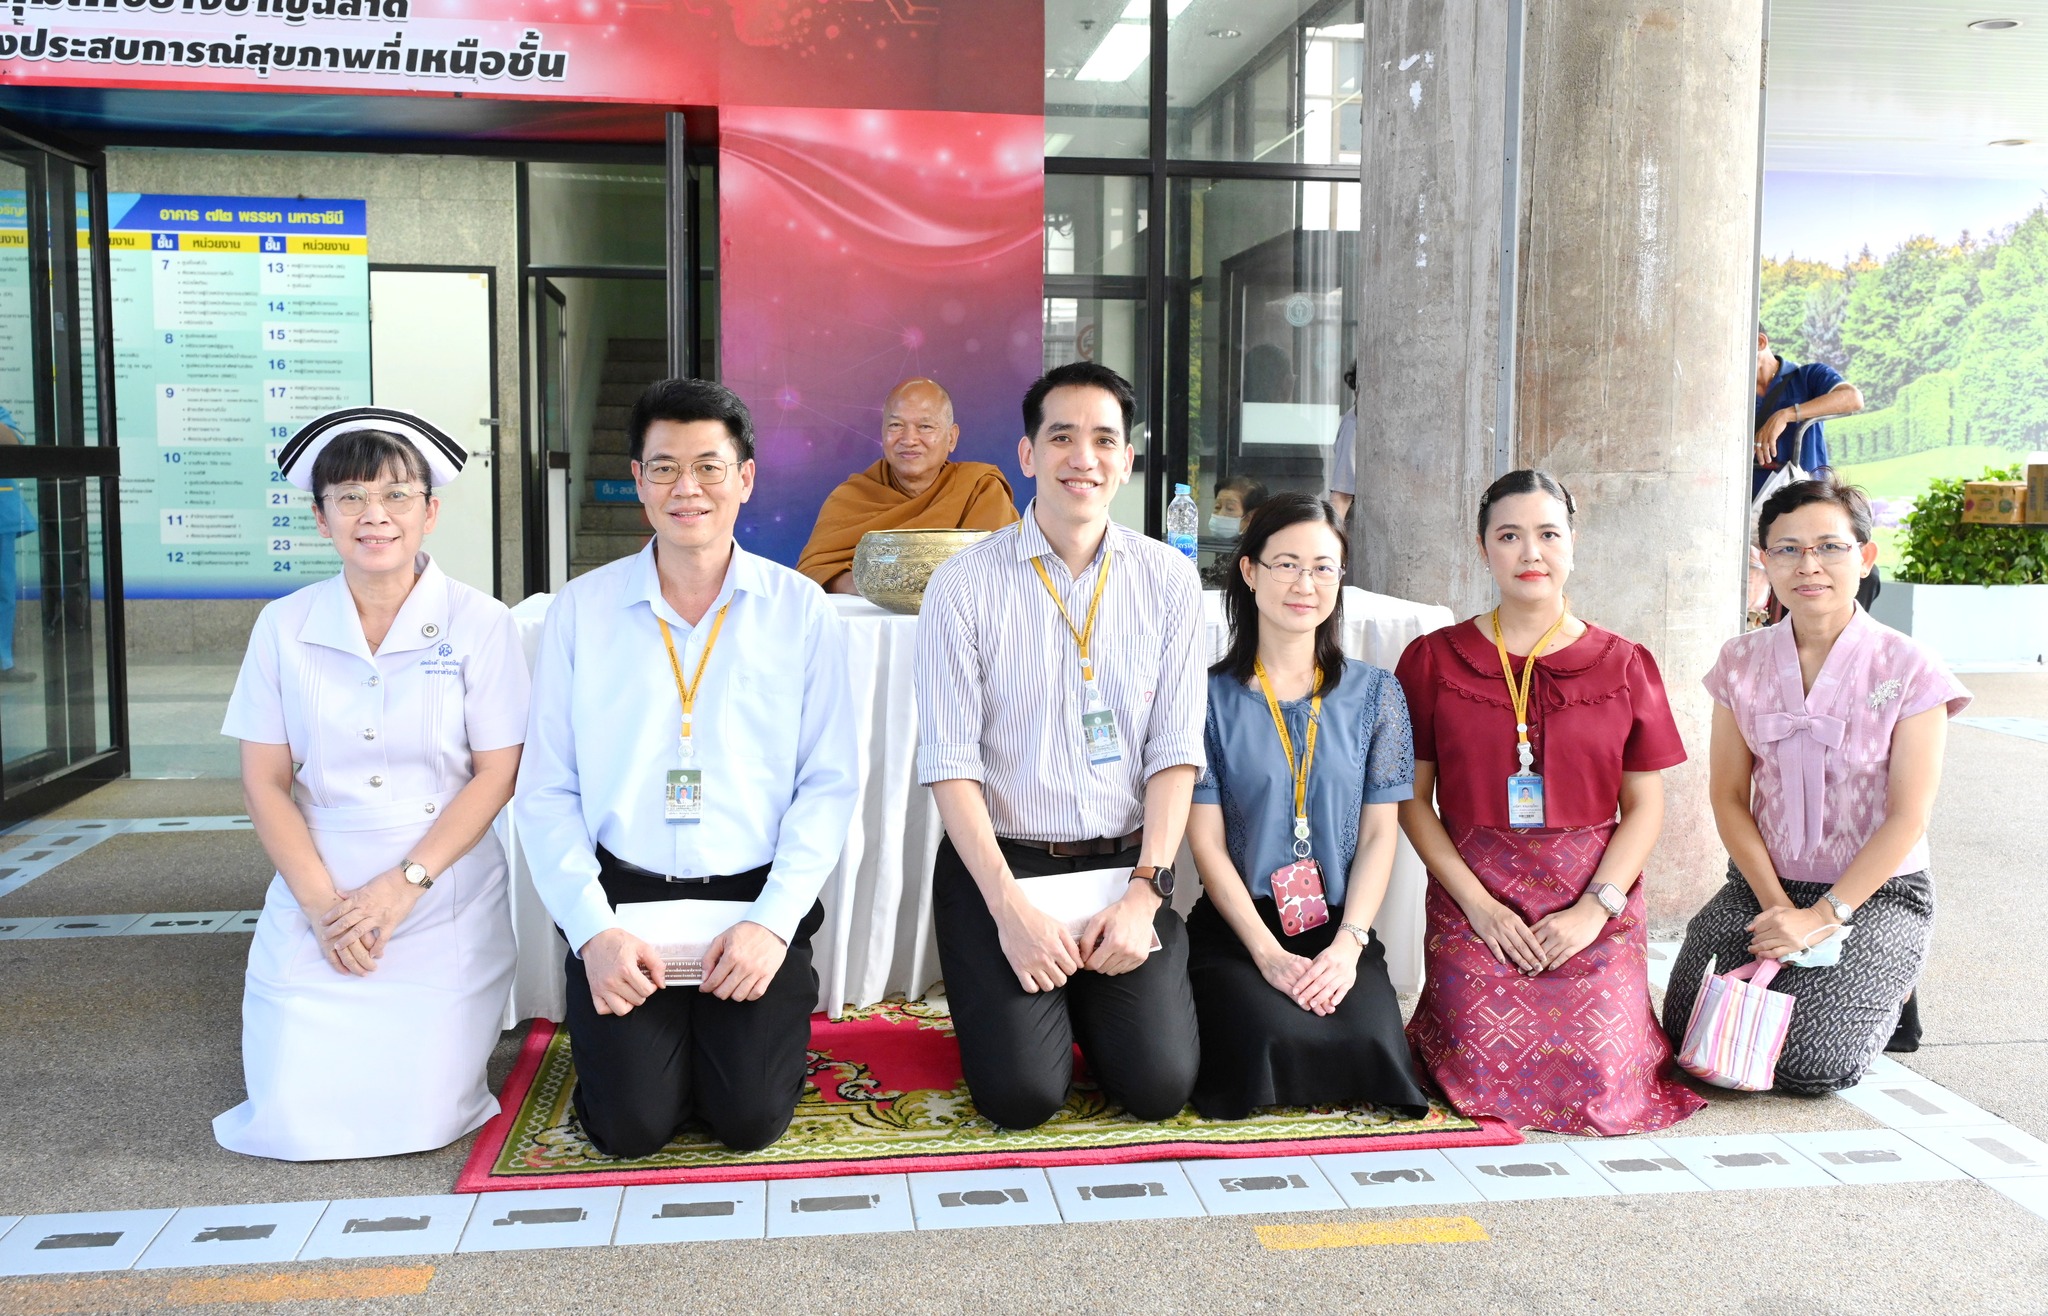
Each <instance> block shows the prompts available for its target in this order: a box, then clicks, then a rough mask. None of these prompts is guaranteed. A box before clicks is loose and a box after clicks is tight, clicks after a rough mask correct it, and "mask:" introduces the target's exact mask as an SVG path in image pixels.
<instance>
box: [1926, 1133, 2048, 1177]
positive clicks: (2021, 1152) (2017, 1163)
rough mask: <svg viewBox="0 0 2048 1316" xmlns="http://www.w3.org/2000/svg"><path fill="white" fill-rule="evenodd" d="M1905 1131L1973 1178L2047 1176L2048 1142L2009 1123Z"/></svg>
mask: <svg viewBox="0 0 2048 1316" xmlns="http://www.w3.org/2000/svg"><path fill="white" fill-rule="evenodd" d="M1904 1133H1905V1135H1906V1136H1907V1137H1909V1138H1911V1139H1912V1140H1913V1141H1915V1142H1917V1143H1919V1144H1920V1145H1921V1146H1922V1147H1925V1148H1926V1149H1927V1150H1929V1151H1931V1152H1933V1153H1934V1154H1935V1155H1936V1156H1939V1157H1941V1159H1943V1160H1945V1161H1947V1162H1948V1163H1949V1164H1950V1165H1953V1166H1955V1167H1956V1168H1957V1169H1958V1170H1961V1171H1963V1172H1964V1173H1966V1174H1968V1175H1969V1176H1970V1177H1971V1178H1973V1179H2021V1178H2033V1177H2036V1176H2039V1175H2048V1142H2043V1141H2041V1140H2040V1139H2039V1138H2036V1137H2034V1136H2033V1135H2032V1134H2030V1133H2025V1132H2022V1131H2021V1130H2019V1129H2016V1128H2014V1127H2013V1126H2012V1125H2010V1124H2003V1123H2000V1124H1983V1125H1974V1126H1971V1127H1967V1128H1959V1129H1957V1128H1938V1129H1906V1130H1904Z"/></svg>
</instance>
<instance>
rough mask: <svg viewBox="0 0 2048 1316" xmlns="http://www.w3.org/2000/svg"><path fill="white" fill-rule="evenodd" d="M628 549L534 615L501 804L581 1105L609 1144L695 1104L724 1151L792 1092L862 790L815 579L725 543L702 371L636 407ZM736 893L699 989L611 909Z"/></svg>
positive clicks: (725, 463) (748, 429)
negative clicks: (539, 617)
mask: <svg viewBox="0 0 2048 1316" xmlns="http://www.w3.org/2000/svg"><path fill="white" fill-rule="evenodd" d="M628 439H629V443H630V447H631V451H632V455H633V477H634V482H635V485H636V487H637V488H638V490H639V493H640V503H641V506H642V508H643V509H645V511H646V513H647V519H648V520H649V521H650V522H651V523H652V524H653V526H654V538H653V540H652V542H650V543H649V544H648V546H647V547H646V548H644V549H642V550H641V551H640V552H639V553H637V554H635V555H634V556H632V557H630V558H623V559H621V560H619V561H617V562H613V563H610V564H609V565H607V566H603V567H600V568H598V569H597V570H596V571H593V572H591V573H589V574H588V575H585V576H582V577H579V578H578V579H576V580H573V581H571V582H570V583H569V584H568V585H567V586H565V587H564V588H563V590H562V592H561V594H559V595H558V596H557V597H556V598H555V601H554V603H553V605H552V606H551V607H550V608H549V610H548V618H547V625H546V627H545V629H544V630H543V631H542V634H541V644H540V657H539V659H538V661H537V663H536V666H535V668H534V676H533V702H532V710H533V711H532V715H531V719H530V721H529V724H528V729H527V738H526V750H525V755H524V757H523V759H522V761H521V763H520V768H519V788H518V794H517V795H516V797H515V798H514V801H513V809H514V816H515V817H516V819H517V821H518V825H519V833H520V839H521V841H522V843H523V844H524V846H525V848H526V854H527V858H528V861H529V862H530V863H531V865H532V867H533V873H534V885H535V887H536V888H537V889H538V890H539V892H540V896H541V899H542V900H543V901H544V902H546V904H547V907H548V911H549V912H550V913H551V914H553V915H554V918H555V922H556V923H557V924H559V925H560V927H561V929H562V932H563V935H564V936H565V937H566V938H567V940H568V943H569V947H570V954H569V956H568V960H567V972H568V979H569V983H568V1018H567V1026H568V1029H569V1040H570V1045H571V1050H572V1051H573V1053H574V1055H575V1059H576V1072H577V1076H578V1082H577V1089H576V1113H577V1116H578V1118H579V1119H580V1120H581V1121H582V1124H583V1128H584V1131H585V1133H587V1134H588V1135H589V1137H590V1140H591V1142H592V1143H594V1144H595V1145H596V1146H597V1147H598V1149H599V1150H601V1151H603V1152H605V1153H606V1154H607V1155H611V1156H621V1157H636V1156H645V1155H648V1154H650V1153H652V1152H655V1151H658V1150H659V1149H660V1148H661V1147H662V1146H663V1145H664V1144H666V1143H667V1142H668V1141H669V1139H670V1138H671V1137H672V1136H673V1135H674V1134H675V1133H676V1131H677V1130H678V1129H679V1128H681V1126H682V1125H683V1124H684V1123H685V1122H686V1121H687V1120H689V1119H691V1118H693V1117H694V1118H696V1119H699V1120H701V1121H703V1122H704V1124H706V1125H707V1126H708V1127H709V1128H710V1130H711V1132H712V1134H713V1135H714V1136H715V1137H717V1138H718V1139H719V1140H720V1141H722V1142H724V1143H726V1144H727V1145H728V1146H731V1147H735V1148H738V1149H741V1150H753V1149H756V1148H760V1147H765V1146H767V1145H768V1144H769V1143H771V1142H773V1141H775V1140H776V1139H777V1138H779V1137H781V1136H782V1132H783V1130H784V1129H786V1128H787V1127H788V1126H789V1121H790V1117H791V1115H792V1114H793V1113H794V1112H795V1109H796V1101H797V1098H798V1096H799V1095H800V1094H801V1093H802V1091H803V1082H804V1071H805V1055H806V1048H807V1046H808V1042H809V1038H810V1016H811V1011H812V1009H813V1008H814V1007H815V1005H816V1003H817V996H818V978H817V974H816V973H815V972H814V971H813V969H812V967H811V936H812V934H813V933H815V932H816V931H817V929H818V927H819V925H820V924H821V923H822V922H823V921H824V910H823V908H822V907H821V906H820V905H819V903H818V893H819V891H820V890H821V889H822V888H823V886H824V884H825V879H826V878H827V877H828V876H829V875H830V874H831V872H832V870H833V868H834V866H835V865H836V864H837V863H838V860H839V851H840V848H841V846H842V845H843V843H844V841H845V837H846V833H847V829H848V827H849V826H850V824H851V821H852V816H853V804H854V797H855V793H856V790H857V787H858V781H857V778H856V775H855V774H856V757H855V744H854V722H853V701H852V692H851V689H850V685H849V682H848V679H847V668H846V638H845V631H844V624H843V623H842V622H841V621H840V620H839V617H838V614H837V613H835V612H834V611H833V609H832V605H831V603H830V602H829V601H828V600H827V599H826V597H825V595H824V594H823V593H822V592H821V591H820V590H819V589H818V587H817V586H815V585H813V584H812V583H811V582H810V581H809V580H807V579H805V578H804V577H802V576H800V575H798V574H797V573H796V572H794V571H791V570H790V569H788V568H787V567H783V566H779V565H777V564H776V563H773V562H769V561H767V560H765V559H763V558H759V557H756V556H754V555H753V554H751V553H748V552H747V551H746V550H744V549H742V548H741V547H740V546H739V545H738V544H737V543H736V542H735V541H734V539H733V525H734V523H735V522H736V521H737V520H738V517H739V510H740V506H741V504H743V503H745V502H746V501H747V500H748V499H749V498H751V497H752V496H753V491H754V473H755V472H754V430H753V420H752V418H751V417H750V416H749V415H748V413H747V409H746V406H745V404H744V403H742V402H741V401H740V400H739V398H738V397H736V396H734V395H733V393H732V392H731V391H730V390H728V389H725V388H723V387H721V386H720V385H717V384H713V383H708V382H705V381H702V380H694V379H670V380H664V381H663V382H661V383H658V384H655V385H652V386H651V387H649V388H648V389H647V391H646V392H645V393H643V394H642V395H641V396H640V400H639V401H638V402H637V403H635V404H634V407H633V414H632V419H631V421H630V422H629V426H628ZM658 900H718V901H736V902H745V904H744V913H743V914H742V915H741V919H740V921H739V922H737V923H735V924H734V925H733V926H732V927H731V928H730V929H729V930H727V931H725V932H723V933H721V934H720V935H719V936H718V938H717V939H716V940H715V941H713V942H712V943H711V946H710V949H709V951H708V952H707V953H706V954H705V956H704V964H703V981H702V984H701V985H688V986H673V987H670V986H664V983H665V981H666V974H665V971H664V968H663V960H662V957H661V956H660V955H659V954H658V953H657V952H656V951H655V949H654V947H652V946H650V945H649V944H648V943H646V942H645V941H642V940H641V939H640V938H638V937H636V936H634V935H633V934H632V933H630V932H628V931H627V930H626V929H624V928H622V927H620V926H619V918H618V915H617V913H616V909H617V907H618V906H619V905H622V904H628V903H635V902H640V901H658Z"/></svg>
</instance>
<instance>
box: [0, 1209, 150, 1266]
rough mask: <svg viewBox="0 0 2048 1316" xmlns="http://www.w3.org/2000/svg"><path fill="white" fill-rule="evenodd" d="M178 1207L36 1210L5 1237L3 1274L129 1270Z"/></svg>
mask: <svg viewBox="0 0 2048 1316" xmlns="http://www.w3.org/2000/svg"><path fill="white" fill-rule="evenodd" d="M176 1214H177V1213H176V1212H175V1211H172V1210H170V1209H169V1208H164V1209H162V1210H156V1211H79V1212H72V1213H69V1214H65V1215H32V1216H29V1217H28V1218H26V1219H24V1220H23V1221H22V1222H21V1223H20V1224H18V1225H16V1226H15V1227H14V1228H12V1229H10V1230H8V1231H7V1236H6V1237H5V1238H0V1275H67V1274H76V1273H79V1272H82V1271H90V1270H126V1269H128V1267H130V1266H132V1265H134V1264H135V1258H137V1257H139V1256H141V1255H142V1249H144V1248H146V1247H148V1246H149V1244H150V1240H151V1239H153V1238H155V1237H156V1235H157V1231H158V1230H160V1229H162V1228H163V1227H164V1222H165V1221H167V1220H169V1219H170V1218H171V1217H172V1216H173V1215H176Z"/></svg>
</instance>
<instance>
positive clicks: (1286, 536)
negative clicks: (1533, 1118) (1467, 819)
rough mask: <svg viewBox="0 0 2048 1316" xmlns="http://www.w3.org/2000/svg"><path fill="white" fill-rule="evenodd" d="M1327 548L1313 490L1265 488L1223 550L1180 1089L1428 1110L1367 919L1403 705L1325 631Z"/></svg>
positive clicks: (1339, 544) (1230, 1107)
mask: <svg viewBox="0 0 2048 1316" xmlns="http://www.w3.org/2000/svg"><path fill="white" fill-rule="evenodd" d="M1345 557H1346V547H1345V539H1344V530H1343V525H1342V523H1341V522H1339V521H1338V520H1337V517H1336V514H1335V512H1334V511H1332V509H1331V508H1330V506H1329V504H1327V503H1325V502H1323V501H1322V500H1321V499H1319V498H1315V497H1312V496H1311V495H1308V494H1303V493H1283V494H1280V495H1278V496H1277V497H1275V498H1273V499H1272V500H1271V501H1269V502H1267V503H1266V504H1265V505H1264V506H1263V507H1261V508H1259V510H1258V511H1257V512H1255V513H1253V515H1252V518H1251V521H1250V523H1249V524H1248V525H1247V526H1246V527H1245V532H1244V537H1243V538H1242V539H1241V540H1240V541H1239V543H1238V547H1237V552H1236V554H1235V556H1234V557H1232V559H1231V562H1230V568H1231V575H1230V581H1229V584H1228V586H1227V588H1226V592H1225V594H1226V604H1227V607H1228V609H1229V612H1230V628H1231V636H1230V649H1229V652H1228V653H1226V654H1225V655H1224V657H1223V659H1222V660H1221V661H1220V662H1218V663H1217V664H1216V665H1215V666H1213V667H1211V668H1210V669H1209V708H1208V721H1207V725H1206V727H1205V729H1204V734H1203V739H1204V744H1205V751H1206V756H1207V758H1208V761H1209V765H1208V768H1207V770H1206V771H1205V772H1204V773H1203V774H1202V778H1201V780H1200V781H1198V782H1197V783H1196V784H1195V796H1194V809H1193V811H1192V813H1191V814H1190V815H1189V818H1188V845H1189V848H1190V849H1191V850H1192V851H1193V852H1194V858H1195V869H1196V871H1197V872H1198V873H1200V874H1201V878H1202V891H1203V899H1202V900H1201V901H1200V903H1198V904H1197V905H1196V906H1195V908H1194V911H1193V913H1191V914H1190V915H1189V917H1188V978H1189V980H1190V981H1191V982H1192V984H1193V986H1194V993H1195V1011H1196V1014H1197V1017H1198V1018H1199V1019H1200V1021H1201V1029H1202V1066H1201V1070H1200V1073H1199V1076H1198V1077H1197V1078H1196V1080H1195V1095H1194V1104H1195V1109H1196V1110H1197V1111H1199V1112H1201V1114H1202V1115H1204V1116H1205V1117H1207V1118H1210V1119H1243V1118H1245V1117H1246V1116H1247V1115H1249V1114H1251V1112H1252V1110H1253V1109H1254V1108H1255V1107H1259V1106H1275V1105H1281V1106H1361V1105H1369V1106H1379V1107H1385V1108H1391V1109H1395V1110H1399V1111H1401V1112H1402V1113H1403V1114H1405V1115H1407V1116H1410V1117H1411V1118H1412V1117H1419V1116H1421V1115H1423V1114H1426V1113H1427V1112H1428V1109H1429V1098H1428V1096H1427V1095H1426V1094H1425V1093H1424V1092H1423V1091H1422V1089H1421V1088H1420V1087H1419V1086H1418V1085H1417V1084H1416V1081H1415V1071H1414V1067H1413V1065H1412V1064H1411V1063H1410V1061H1409V1056H1408V1044H1407V1042H1406V1041H1405V1040H1404V1039H1403V1038H1402V1036H1401V1007H1400V1002H1399V1001H1398V1000H1397V999H1396V997H1395V995H1394V988H1393V985H1392V983H1390V982H1389V981H1388V979H1387V960H1386V950H1385V948H1384V947H1383V946H1382V945H1381V944H1380V941H1379V939H1378V938H1377V937H1376V936H1374V935H1373V932H1372V921H1373V919H1374V918H1375V917H1376V916H1377V915H1378V913H1379V906H1380V901H1381V899H1382V898H1384V897H1385V895H1386V892H1387V882H1388V879H1389V878H1390V877H1391V876H1392V874H1393V867H1394V850H1395V847H1396V845H1397V844H1398V843H1399V840H1400V822H1399V820H1398V818H1397V817H1396V810H1397V808H1398V805H1399V802H1400V801H1402V800H1405V799H1407V798H1409V796H1410V795H1412V794H1413V793H1414V788H1413V782H1414V777H1415V758H1414V753H1413V746H1412V744H1411V743H1410V740H1409V728H1408V705H1407V701H1406V700H1405V699H1404V698H1403V697H1402V695H1401V686H1400V683H1399V682H1398V681H1396V680H1395V679H1394V675H1393V673H1392V672H1388V671H1385V670H1384V669H1382V668H1378V667H1374V666H1372V665H1371V664H1370V663H1363V662H1358V661H1355V660H1347V659H1346V658H1345V657H1344V655H1343V651H1342V650H1341V649H1340V648H1339V647H1338V636H1339V635H1340V634H1341V633H1342V631H1343V626H1344V613H1343V599H1342V594H1343V583H1344V560H1345Z"/></svg>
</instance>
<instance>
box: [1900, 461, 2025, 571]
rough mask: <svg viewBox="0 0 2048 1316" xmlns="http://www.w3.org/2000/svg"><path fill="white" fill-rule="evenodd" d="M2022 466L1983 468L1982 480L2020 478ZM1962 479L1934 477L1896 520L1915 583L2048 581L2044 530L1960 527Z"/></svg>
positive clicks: (1901, 550) (1980, 526)
mask: <svg viewBox="0 0 2048 1316" xmlns="http://www.w3.org/2000/svg"><path fill="white" fill-rule="evenodd" d="M2025 477H2026V472H2025V470H2024V469H2021V468H2018V467H2009V468H2007V469H2005V470H1997V469H1993V468H1986V469H1985V472H1984V474H1983V475H1981V476H1979V477H1977V478H1978V479H1980V480H2019V479H2024V478H2025ZM1964 483H1965V481H1962V480H1933V481H1930V482H1929V483H1928V485H1927V492H1926V493H1924V494H1921V495H1920V496H1919V497H1918V498H1917V499H1915V500H1914V502H1913V510H1912V511H1911V512H1909V513H1907V515H1906V517H1905V519H1904V520H1902V521H1901V522H1900V523H1899V529H1900V543H1899V549H1900V553H1901V555H1902V556H1903V558H1904V560H1905V566H1904V567H1902V568H1901V569H1900V571H1899V579H1900V580H1902V581H1905V582H1907V583H1908V584H1913V585H2039V584H2044V583H2048V530H2040V529H2035V528H2033V527H2030V526H2017V525H1964V524H1963V485H1964Z"/></svg>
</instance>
